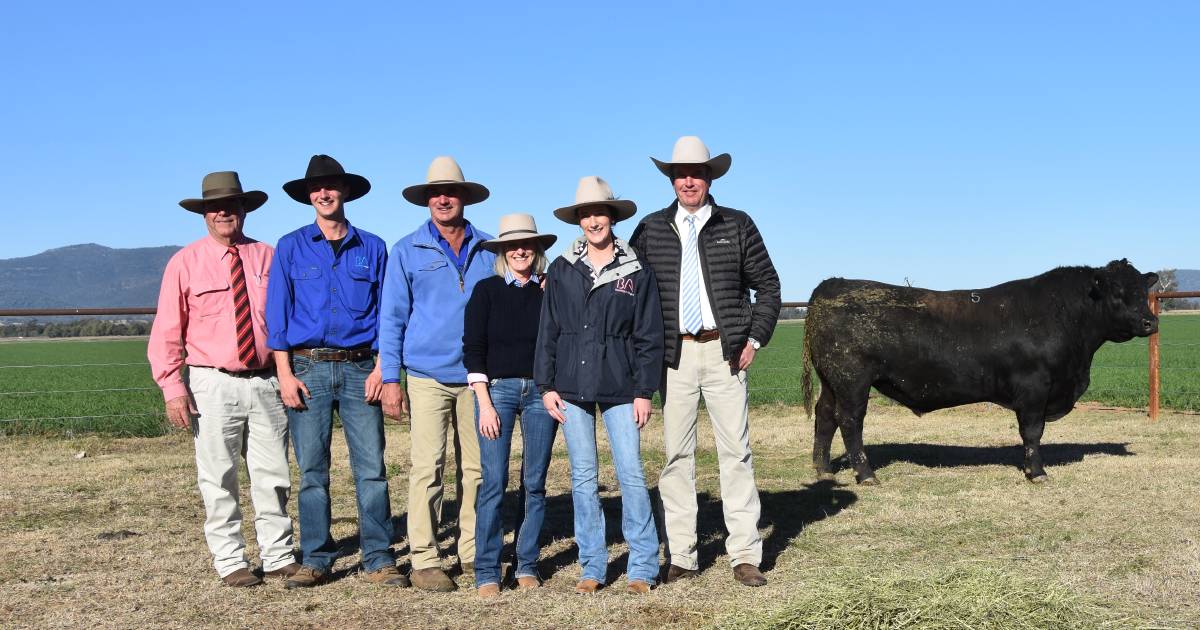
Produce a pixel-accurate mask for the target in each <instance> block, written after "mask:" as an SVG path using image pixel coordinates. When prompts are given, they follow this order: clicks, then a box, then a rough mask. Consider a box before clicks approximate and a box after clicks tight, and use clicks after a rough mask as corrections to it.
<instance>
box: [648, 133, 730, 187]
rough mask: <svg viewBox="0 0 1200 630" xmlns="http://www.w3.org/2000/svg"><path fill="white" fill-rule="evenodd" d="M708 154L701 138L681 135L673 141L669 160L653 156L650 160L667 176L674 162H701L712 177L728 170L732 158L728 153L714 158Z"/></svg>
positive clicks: (715, 177) (714, 177) (669, 175)
mask: <svg viewBox="0 0 1200 630" xmlns="http://www.w3.org/2000/svg"><path fill="white" fill-rule="evenodd" d="M708 155H709V154H708V147H707V146H705V145H704V141H703V140H701V139H700V138H699V137H697V136H683V137H682V138H680V139H678V140H676V141H675V150H674V151H672V152H671V161H670V162H662V161H659V160H656V159H654V158H653V157H652V158H650V161H651V162H654V165H655V166H657V167H658V170H660V171H662V174H663V175H666V176H667V177H671V167H672V166H674V165H676V164H703V165H705V166H707V167H708V172H709V175H710V176H711V177H712V178H713V179H717V178H718V177H720V176H722V175H724V174H725V173H727V172H728V171H729V165H730V164H731V163H732V162H733V158H732V157H730V155H729V154H728V153H722V154H721V155H718V156H717V157H715V158H709V157H708Z"/></svg>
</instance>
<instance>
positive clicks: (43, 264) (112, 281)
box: [0, 243, 1200, 308]
mask: <svg viewBox="0 0 1200 630" xmlns="http://www.w3.org/2000/svg"><path fill="white" fill-rule="evenodd" d="M179 249H180V247H179V246H176V245H167V246H164V247H140V248H136V249H113V248H111V247H105V246H103V245H97V244H95V243H87V244H84V245H68V246H67V247H59V248H57V249H51V250H48V251H44V252H42V253H40V254H37V255H34V256H26V257H24V258H8V259H0V308H105V307H109V308H114V307H137V306H154V305H155V304H157V303H158V287H159V283H160V281H161V280H162V272H163V268H165V267H166V266H167V261H168V260H170V258H171V256H172V255H173V254H174V253H175V252H177V251H179ZM1175 277H1176V279H1178V280H1179V290H1180V291H1200V269H1179V270H1177V271H1176V272H1175Z"/></svg>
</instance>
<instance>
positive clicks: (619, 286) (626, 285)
mask: <svg viewBox="0 0 1200 630" xmlns="http://www.w3.org/2000/svg"><path fill="white" fill-rule="evenodd" d="M614 290H615V291H616V292H617V293H624V294H625V295H633V292H634V286H633V278H617V282H616V286H615V287H614Z"/></svg>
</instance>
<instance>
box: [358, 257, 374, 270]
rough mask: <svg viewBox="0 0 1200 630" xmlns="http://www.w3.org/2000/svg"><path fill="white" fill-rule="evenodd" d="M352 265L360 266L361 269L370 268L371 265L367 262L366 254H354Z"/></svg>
mask: <svg viewBox="0 0 1200 630" xmlns="http://www.w3.org/2000/svg"><path fill="white" fill-rule="evenodd" d="M354 266H355V267H362V268H363V269H370V268H371V266H370V265H368V264H367V257H366V256H355V257H354Z"/></svg>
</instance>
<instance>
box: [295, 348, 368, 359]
mask: <svg viewBox="0 0 1200 630" xmlns="http://www.w3.org/2000/svg"><path fill="white" fill-rule="evenodd" d="M292 354H293V355H295V356H298V357H308V358H310V359H312V360H313V361H362V360H363V359H369V358H371V357H372V356H374V354H375V353H374V351H372V350H371V349H370V348H351V349H347V348H293V349H292Z"/></svg>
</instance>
